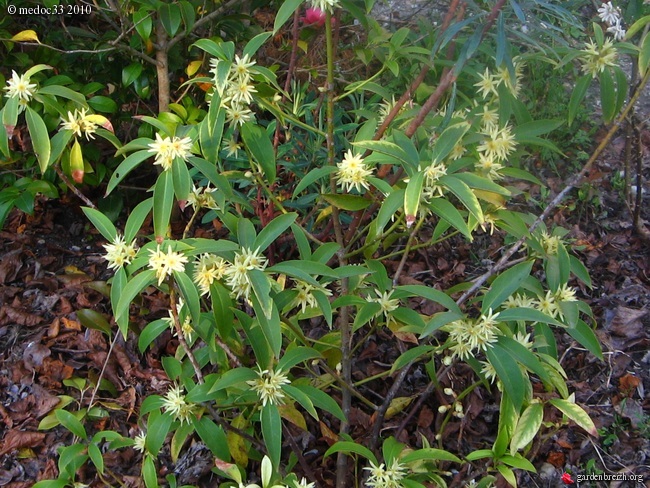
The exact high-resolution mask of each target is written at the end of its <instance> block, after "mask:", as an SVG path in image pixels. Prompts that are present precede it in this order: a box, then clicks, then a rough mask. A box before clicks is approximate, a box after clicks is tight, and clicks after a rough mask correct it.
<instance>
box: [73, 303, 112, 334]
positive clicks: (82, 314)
mask: <svg viewBox="0 0 650 488" xmlns="http://www.w3.org/2000/svg"><path fill="white" fill-rule="evenodd" d="M77 318H78V319H79V322H81V325H83V326H84V327H86V328H87V329H94V330H99V331H101V332H103V333H104V334H106V335H107V336H110V335H111V324H109V323H108V320H106V317H104V315H103V314H101V313H99V312H97V311H95V310H92V309H90V308H82V309H81V310H77Z"/></svg>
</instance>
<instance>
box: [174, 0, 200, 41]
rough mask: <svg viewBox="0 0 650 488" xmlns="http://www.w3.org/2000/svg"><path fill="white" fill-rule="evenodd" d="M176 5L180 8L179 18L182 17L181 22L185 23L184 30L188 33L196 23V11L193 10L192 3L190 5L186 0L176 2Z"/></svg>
mask: <svg viewBox="0 0 650 488" xmlns="http://www.w3.org/2000/svg"><path fill="white" fill-rule="evenodd" d="M178 6H179V7H180V9H181V18H182V19H183V24H184V25H185V32H186V33H188V34H189V33H190V32H192V29H193V28H194V24H195V23H196V11H195V10H194V8H195V7H194V5H192V4H191V3H190V2H188V1H187V0H182V1H181V2H179V3H178Z"/></svg>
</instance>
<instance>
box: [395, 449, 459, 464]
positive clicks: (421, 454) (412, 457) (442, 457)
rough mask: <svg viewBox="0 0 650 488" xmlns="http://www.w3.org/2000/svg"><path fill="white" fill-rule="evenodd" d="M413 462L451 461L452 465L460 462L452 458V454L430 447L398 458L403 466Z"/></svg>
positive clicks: (456, 458)
mask: <svg viewBox="0 0 650 488" xmlns="http://www.w3.org/2000/svg"><path fill="white" fill-rule="evenodd" d="M415 461H451V462H454V463H461V462H462V461H461V460H460V459H459V458H458V457H457V456H454V455H453V454H452V453H450V452H447V451H445V450H444V449H435V448H432V447H428V448H425V449H418V450H417V451H412V452H410V453H408V454H407V455H405V456H403V457H402V458H400V462H401V463H405V464H408V463H412V462H415Z"/></svg>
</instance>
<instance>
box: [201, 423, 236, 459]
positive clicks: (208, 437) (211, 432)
mask: <svg viewBox="0 0 650 488" xmlns="http://www.w3.org/2000/svg"><path fill="white" fill-rule="evenodd" d="M192 423H193V425H194V429H196V433H197V434H199V437H200V438H201V440H202V441H203V442H205V445H206V446H208V448H209V449H210V451H212V454H214V455H215V456H216V457H217V458H219V459H221V460H223V461H226V462H228V461H230V451H229V449H228V440H227V438H226V433H225V432H224V431H223V428H222V427H221V426H219V425H217V424H215V423H214V422H213V421H212V420H211V419H210V418H208V416H206V415H204V416H203V417H201V418H200V419H196V418H192Z"/></svg>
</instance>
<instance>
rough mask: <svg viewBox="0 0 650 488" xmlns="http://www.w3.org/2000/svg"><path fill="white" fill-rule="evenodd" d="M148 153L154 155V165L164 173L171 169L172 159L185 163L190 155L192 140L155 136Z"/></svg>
mask: <svg viewBox="0 0 650 488" xmlns="http://www.w3.org/2000/svg"><path fill="white" fill-rule="evenodd" d="M149 148H150V149H149V152H150V153H154V154H155V155H156V160H155V161H154V164H158V165H160V166H162V168H163V170H164V171H167V170H168V169H171V167H172V163H173V162H174V159H176V158H180V159H182V160H183V161H187V158H189V157H190V155H191V154H192V152H191V151H192V139H190V138H189V137H183V138H182V139H181V138H179V137H176V136H174V137H173V138H171V137H165V138H164V139H163V138H162V137H161V136H160V134H156V141H155V142H152V143H151V144H149Z"/></svg>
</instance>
